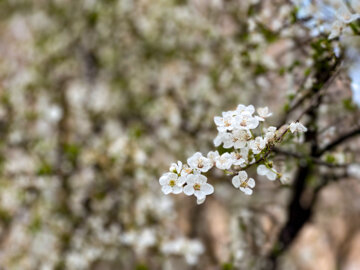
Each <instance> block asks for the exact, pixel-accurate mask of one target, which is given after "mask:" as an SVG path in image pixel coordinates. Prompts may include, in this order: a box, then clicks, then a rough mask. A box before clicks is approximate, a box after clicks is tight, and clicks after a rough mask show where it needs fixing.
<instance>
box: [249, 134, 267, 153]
mask: <svg viewBox="0 0 360 270" xmlns="http://www.w3.org/2000/svg"><path fill="white" fill-rule="evenodd" d="M249 147H250V149H251V150H252V151H253V153H254V154H259V153H261V151H262V150H264V149H265V147H266V140H265V139H263V138H262V137H256V138H255V140H252V141H250V142H249Z"/></svg>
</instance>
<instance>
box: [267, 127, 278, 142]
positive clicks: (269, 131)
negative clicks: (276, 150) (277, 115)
mask: <svg viewBox="0 0 360 270" xmlns="http://www.w3.org/2000/svg"><path fill="white" fill-rule="evenodd" d="M275 135H276V127H268V128H267V129H265V139H266V140H267V141H271V140H272V139H274V138H275Z"/></svg>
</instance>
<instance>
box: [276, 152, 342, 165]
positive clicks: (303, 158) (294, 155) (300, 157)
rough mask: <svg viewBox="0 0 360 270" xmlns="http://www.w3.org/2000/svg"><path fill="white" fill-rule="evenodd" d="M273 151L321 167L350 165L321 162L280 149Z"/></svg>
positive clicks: (317, 159)
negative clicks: (308, 161)
mask: <svg viewBox="0 0 360 270" xmlns="http://www.w3.org/2000/svg"><path fill="white" fill-rule="evenodd" d="M273 151H274V152H276V153H278V154H280V155H284V156H288V157H293V158H296V159H302V160H311V161H312V162H313V163H315V164H317V165H319V166H326V167H329V168H347V167H348V166H349V164H336V163H330V162H326V161H324V160H321V159H319V158H315V157H311V156H307V155H303V154H300V153H295V152H291V151H287V150H284V149H280V148H274V149H273Z"/></svg>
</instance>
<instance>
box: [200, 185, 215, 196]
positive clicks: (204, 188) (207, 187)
mask: <svg viewBox="0 0 360 270" xmlns="http://www.w3.org/2000/svg"><path fill="white" fill-rule="evenodd" d="M200 190H201V191H202V192H204V193H205V194H206V195H210V194H212V193H214V187H213V186H212V185H210V184H208V183H205V184H203V185H201V187H200Z"/></svg>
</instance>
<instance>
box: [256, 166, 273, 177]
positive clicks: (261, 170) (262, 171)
mask: <svg viewBox="0 0 360 270" xmlns="http://www.w3.org/2000/svg"><path fill="white" fill-rule="evenodd" d="M256 172H257V174H258V175H264V176H266V177H267V178H268V179H269V180H271V181H274V180H275V179H276V177H277V172H276V170H275V169H274V168H271V169H269V168H268V167H266V166H265V165H263V164H261V165H259V166H258V167H257V170H256Z"/></svg>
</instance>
